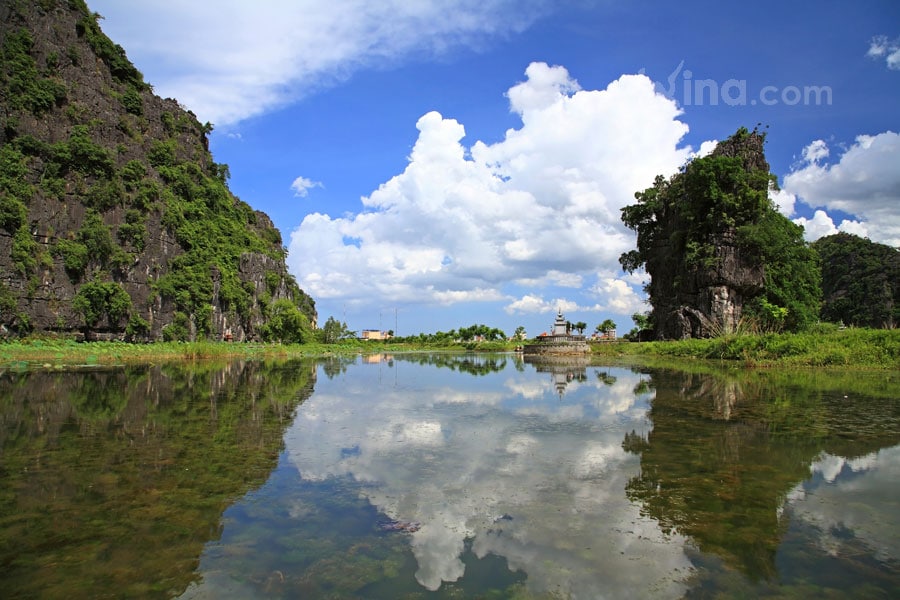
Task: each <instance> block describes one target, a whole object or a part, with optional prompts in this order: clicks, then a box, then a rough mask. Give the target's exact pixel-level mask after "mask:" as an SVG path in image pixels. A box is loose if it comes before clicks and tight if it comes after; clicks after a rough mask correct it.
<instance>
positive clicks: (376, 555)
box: [0, 354, 900, 600]
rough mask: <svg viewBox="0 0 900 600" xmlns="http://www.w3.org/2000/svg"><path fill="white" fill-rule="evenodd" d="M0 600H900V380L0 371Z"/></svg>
mask: <svg viewBox="0 0 900 600" xmlns="http://www.w3.org/2000/svg"><path fill="white" fill-rule="evenodd" d="M0 590H2V595H3V597H5V598H31V597H33V598H72V597H93V598H121V597H160V598H177V597H181V598H216V599H219V598H366V599H369V598H372V599H378V598H384V599H392V600H393V599H397V598H410V599H412V598H519V599H528V598H582V599H597V598H682V597H684V598H712V597H760V596H767V597H778V598H783V597H790V598H794V597H796V598H804V597H810V596H828V597H838V598H839V597H853V598H896V597H898V596H900V374H897V373H869V374H866V373H863V374H860V373H853V374H844V375H841V374H828V373H822V372H795V371H794V372H778V371H763V372H760V371H750V372H746V371H733V370H732V371H722V370H716V369H713V368H711V367H706V368H697V367H694V368H693V370H691V371H684V370H677V369H672V368H650V367H646V366H641V367H638V366H624V365H619V366H605V365H598V364H590V363H588V362H586V361H585V362H581V363H576V362H559V363H542V364H534V363H527V362H524V361H523V360H522V358H520V357H516V356H514V355H491V356H483V355H478V356H474V355H414V354H409V355H406V354H400V355H395V356H387V355H377V356H359V357H351V358H329V359H318V360H293V361H281V362H237V363H230V364H204V363H200V364H194V365H191V364H178V365H155V366H144V367H128V368H105V369H99V368H94V369H71V370H68V369H62V368H31V369H29V368H20V369H12V370H10V369H7V370H5V371H0Z"/></svg>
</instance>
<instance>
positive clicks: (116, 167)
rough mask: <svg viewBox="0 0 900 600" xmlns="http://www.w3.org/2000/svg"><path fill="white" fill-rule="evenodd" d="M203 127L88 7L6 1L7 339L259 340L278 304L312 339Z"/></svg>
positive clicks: (299, 294)
mask: <svg viewBox="0 0 900 600" xmlns="http://www.w3.org/2000/svg"><path fill="white" fill-rule="evenodd" d="M211 130H212V126H211V125H210V124H209V123H206V124H201V123H199V122H198V120H197V118H196V116H195V115H194V114H193V113H191V112H189V111H187V110H185V109H184V108H183V107H181V106H180V105H179V104H178V102H177V101H176V100H173V99H170V98H169V99H163V98H160V97H158V96H156V95H154V94H153V92H152V87H151V86H150V85H149V84H147V83H145V82H144V81H143V76H142V75H141V74H140V72H138V71H137V70H136V69H135V68H134V66H133V65H132V64H131V63H130V62H129V61H128V59H127V57H126V55H125V52H124V50H123V49H122V48H121V47H120V46H118V45H116V44H114V43H113V42H112V41H110V40H109V38H107V37H106V36H105V35H104V34H103V33H102V31H101V30H100V28H99V26H98V17H97V15H92V14H91V13H90V12H89V10H88V8H87V6H86V4H85V3H84V1H83V0H40V1H34V2H31V1H25V0H8V1H6V0H4V1H3V2H0V333H5V334H6V335H15V334H27V333H32V332H57V333H61V334H73V335H81V334H89V335H92V336H95V337H108V338H121V337H125V336H126V335H127V336H128V337H130V338H133V339H142V340H157V339H162V338H163V337H167V338H169V339H196V338H209V339H223V338H225V337H226V336H227V337H229V339H234V340H243V339H255V338H258V337H260V335H261V331H262V329H263V327H264V324H265V322H266V314H267V310H268V307H270V306H271V305H272V303H274V302H276V301H278V300H285V299H286V300H290V301H291V302H292V303H293V304H294V305H295V306H297V307H298V308H299V310H300V311H301V312H302V313H303V314H304V315H305V316H306V318H307V319H308V321H309V322H310V324H311V325H312V326H313V327H314V326H315V323H316V312H315V303H314V302H313V300H312V298H310V297H309V296H308V295H307V294H305V293H304V292H303V291H302V290H301V289H300V288H299V287H298V286H297V284H296V282H295V281H294V279H293V277H292V276H291V275H290V274H289V273H288V272H287V268H286V265H285V250H284V248H283V246H282V239H281V235H280V233H279V232H278V230H277V229H276V228H275V227H274V226H273V224H272V222H271V220H270V219H269V217H268V216H267V215H265V214H264V213H261V212H259V211H254V210H253V209H252V208H251V207H250V206H248V205H247V204H246V203H244V202H242V201H241V200H239V199H238V198H236V197H235V196H234V195H233V194H231V192H230V191H229V190H228V187H227V184H226V180H227V177H228V169H227V166H226V165H221V164H218V163H216V162H215V161H214V160H213V158H212V156H211V154H210V153H209V149H208V139H207V135H208V133H209V132H210V131H211ZM118 290H123V291H124V293H125V296H123V295H122V294H121V293H120V292H119V291H118ZM104 294H105V295H104ZM79 296H80V300H79V301H76V300H77V299H78V298H79Z"/></svg>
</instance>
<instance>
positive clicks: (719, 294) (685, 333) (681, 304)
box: [654, 231, 765, 339]
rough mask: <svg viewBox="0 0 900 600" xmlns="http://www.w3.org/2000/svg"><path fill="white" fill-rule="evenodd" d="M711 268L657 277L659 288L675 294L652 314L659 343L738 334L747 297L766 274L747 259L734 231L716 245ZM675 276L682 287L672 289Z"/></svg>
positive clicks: (755, 291)
mask: <svg viewBox="0 0 900 600" xmlns="http://www.w3.org/2000/svg"><path fill="white" fill-rule="evenodd" d="M713 257H714V260H713V261H711V262H713V263H714V265H713V266H712V267H710V268H706V269H696V268H694V269H690V268H685V267H684V266H682V268H681V269H676V270H673V271H669V272H667V273H659V274H657V275H656V277H658V278H659V279H660V281H659V285H660V287H663V286H669V287H670V289H677V292H676V293H674V294H672V295H671V296H668V297H662V298H661V299H660V300H659V302H657V303H656V305H655V307H654V308H655V310H656V311H657V313H658V315H660V316H661V317H662V318H657V326H656V333H657V337H659V338H660V339H684V338H704V337H713V336H715V335H719V334H722V333H729V332H733V331H736V330H737V328H738V326H739V324H740V322H741V317H742V315H743V307H744V301H745V299H748V298H750V297H753V296H756V295H758V294H759V293H760V292H761V291H762V290H763V287H764V284H765V270H764V269H763V267H762V265H760V264H759V263H758V262H755V261H748V260H747V257H745V256H744V255H743V254H742V253H741V250H740V248H739V247H738V246H737V244H736V241H735V236H734V232H733V231H729V232H726V233H724V234H722V235H721V236H720V237H719V239H718V241H717V244H716V246H715V250H714V254H713ZM675 278H679V279H680V285H679V286H677V287H676V286H675V285H674V280H675Z"/></svg>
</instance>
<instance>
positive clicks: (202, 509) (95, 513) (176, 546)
mask: <svg viewBox="0 0 900 600" xmlns="http://www.w3.org/2000/svg"><path fill="white" fill-rule="evenodd" d="M314 374H315V371H314V370H311V365H310V364H309V363H306V364H305V365H304V364H302V363H294V364H284V365H281V366H280V367H279V366H272V365H270V366H264V365H260V364H258V363H233V364H228V365H206V366H203V365H190V366H188V365H167V366H155V367H149V366H148V367H129V368H109V369H95V370H89V371H85V370H81V371H74V372H64V371H33V372H11V371H6V372H2V373H0V452H2V454H0V459H2V460H0V565H2V569H0V570H2V576H0V589H3V590H4V595H5V596H6V597H41V598H71V597H92V596H93V597H97V596H106V597H108V596H130V597H146V596H170V595H172V594H173V593H180V591H182V590H183V589H184V588H185V587H186V586H187V584H188V582H189V581H190V580H191V579H193V578H194V577H196V574H195V573H194V569H195V567H196V565H197V561H198V558H199V555H200V552H201V551H202V548H203V545H204V543H205V542H207V541H208V540H210V539H214V538H216V537H217V536H218V535H219V533H220V529H219V527H220V521H219V520H220V517H221V514H222V510H223V509H224V508H225V506H227V504H228V503H229V502H230V501H232V500H233V499H234V498H236V497H239V496H241V495H242V494H244V493H246V491H247V490H248V489H250V488H252V487H253V486H258V485H260V484H261V483H262V482H264V481H265V479H266V477H267V476H268V474H269V471H270V470H271V469H272V467H273V466H274V461H275V458H276V457H277V455H278V451H279V449H280V448H281V447H282V444H283V441H282V435H283V431H284V427H285V426H286V425H287V423H289V422H290V418H291V416H292V411H293V409H294V407H295V406H296V405H297V404H298V403H300V402H302V401H303V399H304V398H305V397H306V396H307V395H308V394H309V393H310V392H311V390H312V382H313V379H312V378H313V376H314Z"/></svg>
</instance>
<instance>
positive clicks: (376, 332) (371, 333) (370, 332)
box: [360, 329, 391, 340]
mask: <svg viewBox="0 0 900 600" xmlns="http://www.w3.org/2000/svg"><path fill="white" fill-rule="evenodd" d="M390 337H391V336H390V334H389V333H388V332H387V331H381V330H380V329H363V331H362V335H361V336H360V339H363V340H387V339H390Z"/></svg>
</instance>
